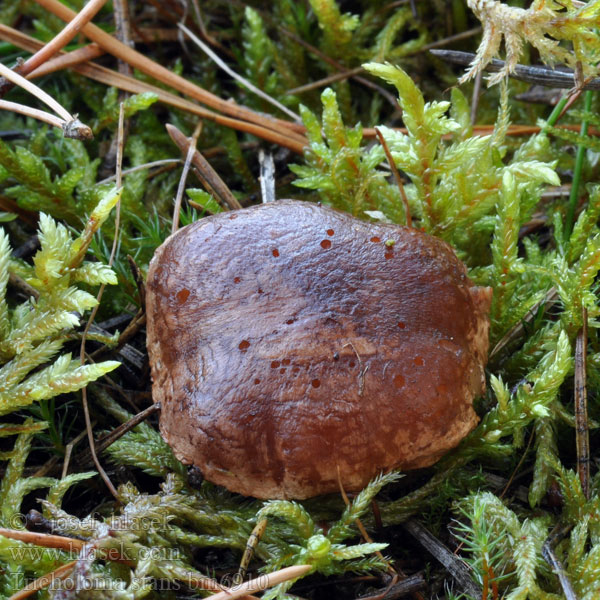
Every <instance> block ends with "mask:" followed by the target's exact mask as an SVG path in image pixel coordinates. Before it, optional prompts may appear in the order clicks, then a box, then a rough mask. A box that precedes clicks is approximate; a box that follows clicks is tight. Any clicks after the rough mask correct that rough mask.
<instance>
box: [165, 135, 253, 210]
mask: <svg viewBox="0 0 600 600" xmlns="http://www.w3.org/2000/svg"><path fill="white" fill-rule="evenodd" d="M166 128H167V132H168V134H169V136H171V139H172V140H173V141H174V142H175V143H176V144H177V146H178V147H179V150H181V152H182V154H183V153H184V152H185V153H186V154H187V152H188V150H189V147H190V145H191V142H190V140H189V139H188V138H187V137H185V135H183V133H181V131H179V129H177V127H175V126H174V125H170V124H167V125H166ZM192 164H193V165H194V167H195V168H196V174H197V175H198V177H199V178H200V181H201V182H202V185H203V186H204V187H205V188H206V191H207V192H209V193H210V194H213V196H215V198H216V199H217V200H219V201H220V202H221V203H223V204H224V205H225V206H227V207H229V209H230V210H237V209H240V208H242V205H241V204H240V203H239V202H238V200H237V198H236V197H235V196H234V195H233V194H232V193H231V190H230V189H229V188H228V187H227V185H226V184H225V182H224V181H223V180H222V179H221V177H219V174H218V173H217V172H216V171H215V170H214V169H213V168H212V167H211V165H210V163H209V162H208V161H207V160H206V159H205V158H204V156H202V154H201V153H200V152H198V150H195V151H194V153H193V156H192Z"/></svg>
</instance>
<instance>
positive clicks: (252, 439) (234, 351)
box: [147, 200, 491, 499]
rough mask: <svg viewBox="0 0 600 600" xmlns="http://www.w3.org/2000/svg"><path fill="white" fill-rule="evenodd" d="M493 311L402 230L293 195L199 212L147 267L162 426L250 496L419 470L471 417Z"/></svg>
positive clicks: (224, 481)
mask: <svg viewBox="0 0 600 600" xmlns="http://www.w3.org/2000/svg"><path fill="white" fill-rule="evenodd" d="M490 301H491V290H490V289H489V288H477V287H475V286H473V284H472V283H471V281H470V280H469V279H468V278H467V274H466V269H465V267H464V265H463V264H462V263H461V262H460V261H459V260H458V259H457V257H456V255H455V254H454V252H453V250H452V248H451V247H450V246H449V245H448V244H446V243H445V242H443V241H440V240H439V239H436V238H434V237H431V236H429V235H426V234H424V233H421V232H419V231H416V230H414V229H409V228H406V227H399V226H395V225H380V224H372V223H367V222H363V221H360V220H358V219H355V218H353V217H350V216H348V215H346V214H343V213H340V212H337V211H335V210H332V209H329V208H325V207H322V206H318V205H315V204H311V203H304V202H298V201H293V200H283V201H280V202H275V203H271V204H264V205H261V206H255V207H252V208H249V209H245V210H241V211H236V212H229V213H224V214H220V215H216V216H213V217H208V218H206V219H202V220H201V221H198V222H196V223H194V224H192V225H189V226H187V227H184V228H183V229H180V230H179V231H178V232H177V233H175V234H174V235H172V236H171V237H170V238H169V239H168V240H167V241H166V242H165V243H164V244H163V245H162V246H161V247H160V248H159V249H158V250H157V252H156V254H155V256H154V258H153V260H152V262H151V263H150V269H149V272H148V285H147V318H148V351H149V354H150V364H151V367H152V377H153V387H152V391H153V396H154V401H155V402H158V401H160V402H161V404H162V412H161V419H160V428H161V432H162V434H163V436H164V438H165V439H166V440H167V442H168V443H169V444H170V445H171V447H172V448H173V450H174V452H175V454H176V456H177V457H178V458H179V459H180V460H182V461H183V462H185V463H193V464H195V465H197V466H198V467H199V468H200V469H201V470H202V472H203V474H204V476H205V477H206V479H208V480H209V481H212V482H214V483H217V484H219V485H223V486H225V487H226V488H229V489H230V490H232V491H235V492H239V493H241V494H245V495H248V496H255V497H259V498H298V499H301V498H308V497H311V496H316V495H319V494H324V493H330V492H335V491H337V490H338V480H337V478H338V475H337V473H338V471H337V469H338V467H339V470H340V474H341V480H342V483H343V486H344V488H345V489H346V490H359V489H361V488H362V487H364V486H365V485H366V484H367V483H368V481H369V480H370V479H372V478H373V477H374V476H376V475H377V474H378V473H380V472H381V471H389V470H391V469H415V468H419V467H426V466H428V465H431V464H432V463H434V462H435V461H437V460H438V459H439V458H440V457H441V456H442V455H443V454H444V453H445V452H446V451H448V450H449V449H450V448H453V447H454V446H456V445H457V444H458V442H459V441H460V440H461V439H462V438H463V437H464V436H465V435H466V434H467V433H468V432H469V431H471V429H472V428H473V427H474V426H475V424H476V422H477V416H476V415H475V412H474V411H473V408H472V401H473V398H474V397H475V396H476V395H478V394H480V393H481V392H482V391H483V390H484V385H485V381H484V372H483V369H484V365H485V362H486V358H487V348H488V317H487V313H488V310H489V305H490Z"/></svg>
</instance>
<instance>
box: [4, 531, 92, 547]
mask: <svg viewBox="0 0 600 600" xmlns="http://www.w3.org/2000/svg"><path fill="white" fill-rule="evenodd" d="M0 535H1V536H4V537H5V538H9V539H11V540H19V541H20V542H25V543H26V544H35V545H36V546H42V547H44V548H57V549H59V550H65V551H66V552H79V551H80V550H81V549H82V548H83V546H84V545H85V544H86V543H87V542H86V541H84V540H78V539H75V538H70V537H65V536H62V535H50V534H48V533H36V532H34V531H24V530H21V529H4V528H0Z"/></svg>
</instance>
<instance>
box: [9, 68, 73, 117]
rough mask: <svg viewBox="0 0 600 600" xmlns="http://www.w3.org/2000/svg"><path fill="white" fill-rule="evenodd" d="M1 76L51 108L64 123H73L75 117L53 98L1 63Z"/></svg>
mask: <svg viewBox="0 0 600 600" xmlns="http://www.w3.org/2000/svg"><path fill="white" fill-rule="evenodd" d="M0 75H2V77H4V78H5V79H8V80H9V81H11V82H12V83H14V84H15V85H18V86H19V87H20V88H23V89H24V90H25V91H26V92H29V93H30V94H31V95H32V96H35V97H36V98H38V99H39V100H41V101H42V102H43V103H44V104H45V105H46V106H49V107H50V108H51V109H52V110H53V111H54V112H55V113H56V114H57V115H58V116H59V117H61V118H62V119H63V120H64V121H72V120H73V116H72V115H71V113H70V112H69V111H68V110H67V109H66V108H64V107H63V106H61V105H60V104H59V103H58V102H57V101H56V100H55V99H54V98H52V96H50V95H49V94H47V93H46V92H45V91H44V90H43V89H41V88H39V87H38V86H37V85H35V84H34V83H31V81H28V80H27V79H25V77H23V76H22V75H19V74H18V73H15V71H13V70H12V69H9V68H8V67H7V66H6V65H3V64H2V63H0Z"/></svg>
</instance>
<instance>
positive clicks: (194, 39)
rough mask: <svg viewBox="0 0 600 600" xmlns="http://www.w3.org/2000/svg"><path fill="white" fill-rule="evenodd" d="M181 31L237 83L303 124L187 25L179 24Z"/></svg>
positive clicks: (293, 113)
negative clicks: (237, 70)
mask: <svg viewBox="0 0 600 600" xmlns="http://www.w3.org/2000/svg"><path fill="white" fill-rule="evenodd" d="M179 29H181V31H183V32H184V33H185V34H186V35H187V36H188V37H189V38H190V39H191V40H192V42H194V44H196V45H197V46H198V47H199V48H200V49H201V50H202V52H204V53H205V54H206V55H207V56H208V57H209V58H210V59H211V60H213V61H214V62H215V63H216V64H217V65H218V66H219V67H221V69H223V71H225V72H226V73H227V74H228V75H230V76H231V77H233V79H235V80H236V81H239V82H240V83H241V84H242V85H243V86H244V87H245V88H246V89H248V90H250V91H251V92H253V93H255V94H256V95H257V96H259V97H260V98H262V99H263V100H266V101H267V102H269V103H270V104H272V105H273V106H275V107H276V108H278V109H279V110H280V111H281V112H284V113H285V114H286V115H287V116H288V117H291V118H292V119H294V120H295V121H297V122H298V123H300V122H301V119H300V115H297V114H296V113H295V112H294V111H293V110H290V109H289V108H288V107H287V106H284V105H283V104H281V102H278V101H277V100H275V98H271V96H269V94H265V92H263V91H262V90H261V89H259V88H257V87H256V86H255V85H253V84H252V83H250V82H249V81H248V80H247V79H246V78H245V77H242V76H241V75H240V74H239V73H236V72H235V71H234V70H233V69H232V68H230V67H229V65H227V63H225V62H223V61H222V60H221V58H220V57H219V56H218V55H217V54H215V53H214V52H213V51H212V50H211V49H210V48H209V47H208V46H207V45H206V44H205V43H204V42H203V41H202V40H201V39H200V38H199V37H198V36H196V35H194V33H193V32H192V31H190V30H189V29H188V28H187V27H186V26H185V25H182V24H181V23H179Z"/></svg>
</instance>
